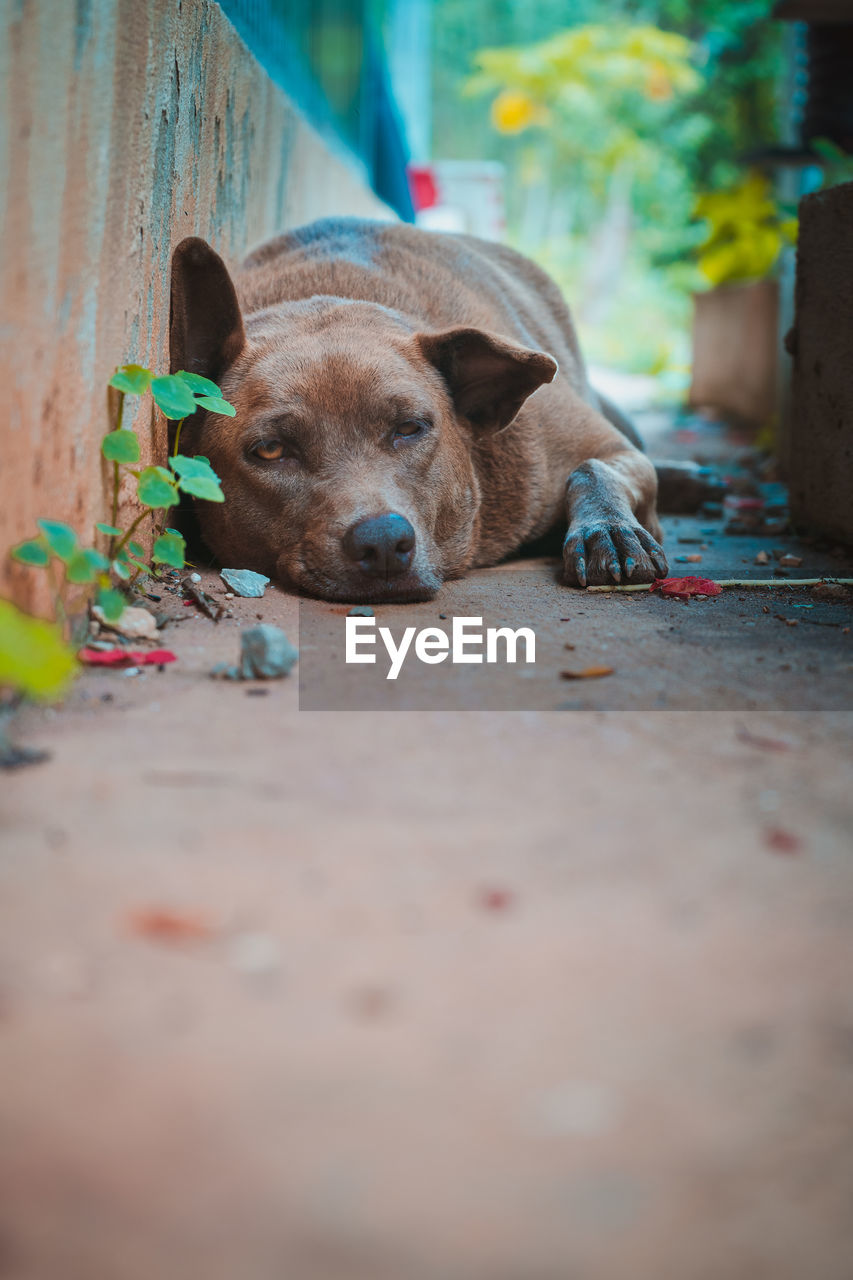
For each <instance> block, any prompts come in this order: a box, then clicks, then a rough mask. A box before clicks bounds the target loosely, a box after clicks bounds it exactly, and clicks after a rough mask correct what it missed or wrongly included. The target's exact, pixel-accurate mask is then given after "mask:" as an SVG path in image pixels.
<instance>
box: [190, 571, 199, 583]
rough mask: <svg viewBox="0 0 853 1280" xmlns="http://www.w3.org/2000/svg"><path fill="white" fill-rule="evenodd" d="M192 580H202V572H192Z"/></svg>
mask: <svg viewBox="0 0 853 1280" xmlns="http://www.w3.org/2000/svg"><path fill="white" fill-rule="evenodd" d="M190 582H201V574H200V573H191V574H190Z"/></svg>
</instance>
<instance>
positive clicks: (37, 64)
mask: <svg viewBox="0 0 853 1280" xmlns="http://www.w3.org/2000/svg"><path fill="white" fill-rule="evenodd" d="M0 87H1V91H2V95H3V100H2V110H1V111H0V158H2V160H1V163H2V169H0V172H2V173H3V175H4V180H3V182H2V184H0V229H1V230H2V235H0V300H1V301H2V311H0V316H2V321H0V324H2V365H0V460H1V461H0V559H1V560H2V568H0V590H2V591H3V592H4V593H6V592H8V591H9V589H10V588H11V590H12V591H13V593H14V594H15V595H16V596H17V598H18V599H19V600H21V601H22V602H23V603H27V602H28V599H29V594H30V591H31V589H32V588H31V577H30V576H29V575H28V574H27V573H26V572H25V571H22V570H18V569H16V568H12V567H11V566H9V565H8V564H7V563H6V557H5V550H6V548H7V547H8V546H9V545H10V544H11V543H13V542H16V541H18V540H19V539H20V538H23V537H26V536H29V535H30V534H31V532H32V531H33V526H34V521H35V519H36V517H37V516H49V517H52V518H55V519H64V520H67V521H69V522H70V523H72V524H74V526H75V527H76V528H77V529H78V530H79V531H80V532H81V534H87V533H88V530H89V528H90V526H91V523H92V521H94V520H97V519H103V518H104V516H103V511H104V507H103V497H104V479H105V478H104V476H103V474H102V467H101V460H100V454H99V441H100V438H101V436H102V434H103V433H104V431H105V430H106V429H107V408H106V393H105V388H106V383H107V380H108V379H109V377H110V375H111V373H112V371H113V369H114V368H115V366H116V365H118V364H122V363H125V362H127V361H137V362H139V363H141V364H145V365H149V366H150V367H152V368H156V369H157V370H159V371H165V370H166V369H167V367H168V356H167V332H168V313H169V283H168V274H169V258H170V254H171V251H172V248H173V247H174V245H175V244H176V243H177V242H178V241H179V240H181V239H182V238H183V237H184V236H186V235H191V234H197V235H202V236H205V237H206V238H208V239H209V240H211V242H212V243H214V244H215V245H216V246H217V247H218V248H219V249H220V250H221V251H223V252H224V253H225V254H226V256H231V257H232V258H233V257H238V256H240V255H242V254H243V253H244V252H245V250H246V249H247V248H249V247H250V246H251V245H253V244H255V243H257V242H258V241H259V240H262V239H263V238H265V237H266V236H268V235H271V234H274V233H275V232H277V231H279V230H281V229H283V228H286V227H288V226H293V225H298V224H299V223H301V222H306V221H310V220H311V219H312V218H315V217H320V216H322V215H324V214H329V213H375V214H380V215H381V214H382V213H383V208H382V206H380V205H379V203H378V201H377V200H376V198H375V197H374V196H373V195H372V193H370V191H369V190H368V189H367V187H366V184H365V183H364V181H363V178H362V176H361V174H360V173H359V171H358V170H357V169H356V168H355V167H354V165H352V164H351V163H350V162H349V161H348V160H347V159H346V158H345V157H344V155H343V154H342V153H335V152H333V151H332V150H330V149H329V146H328V145H327V144H326V143H325V142H324V141H322V140H321V139H320V138H319V136H318V135H317V134H316V133H315V132H314V131H313V130H312V129H311V128H310V127H309V126H308V125H307V124H306V122H305V121H304V120H303V118H302V117H301V116H300V115H299V114H298V112H297V111H296V110H295V109H294V107H293V106H292V104H291V103H290V102H289V101H288V99H287V98H286V96H285V95H284V94H283V93H282V92H281V91H280V90H279V89H278V88H277V87H276V86H275V85H274V84H273V83H272V82H271V81H270V80H269V78H268V77H267V76H266V74H265V73H264V72H263V71H262V70H261V69H260V67H259V66H258V64H257V63H256V62H255V61H254V59H253V58H252V57H251V55H250V54H249V53H248V52H247V50H246V49H245V47H244V46H243V44H242V43H241V41H240V40H239V38H238V36H237V35H236V33H235V31H234V29H233V28H232V27H231V25H230V24H229V23H228V21H227V20H226V19H225V17H224V16H223V14H222V12H221V10H220V9H219V6H218V5H217V4H216V3H213V2H212V0H0ZM130 403H131V404H132V403H133V402H130ZM133 425H135V426H137V427H138V428H139V431H140V436H141V439H142V441H143V449H144V450H145V454H144V456H145V457H146V459H148V458H153V459H155V460H162V454H163V453H164V452H165V430H164V424H163V423H162V422H159V423H158V422H153V421H152V420H151V413H150V410H147V411H146V417H145V421H144V422H136V423H134V424H133Z"/></svg>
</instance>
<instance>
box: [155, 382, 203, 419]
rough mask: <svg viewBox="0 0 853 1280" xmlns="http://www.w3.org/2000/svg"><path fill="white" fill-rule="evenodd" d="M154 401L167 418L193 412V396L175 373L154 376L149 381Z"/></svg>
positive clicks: (187, 414) (179, 416)
mask: <svg viewBox="0 0 853 1280" xmlns="http://www.w3.org/2000/svg"><path fill="white" fill-rule="evenodd" d="M151 394H152V395H153V397H154V402H155V404H156V405H157V407H158V408H159V409H160V411H161V413H163V414H164V415H165V416H166V417H167V418H172V419H176V418H187V417H189V415H190V414H191V413H195V409H196V404H195V396H194V395H193V393H192V392H191V391H190V389H189V387H188V386H187V384H186V383H185V382H183V381H182V380H181V379H180V378H179V377H178V376H177V374H174V373H170V374H166V376H165V377H163V378H154V380H153V381H152V383H151Z"/></svg>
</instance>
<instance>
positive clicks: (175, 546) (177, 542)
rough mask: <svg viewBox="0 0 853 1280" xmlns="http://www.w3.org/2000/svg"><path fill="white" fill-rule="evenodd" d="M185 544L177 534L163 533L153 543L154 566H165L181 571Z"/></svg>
mask: <svg viewBox="0 0 853 1280" xmlns="http://www.w3.org/2000/svg"><path fill="white" fill-rule="evenodd" d="M186 545H187V544H186V542H185V541H184V539H183V538H182V537H181V535H180V534H179V533H163V534H161V535H160V537H159V538H158V539H157V541H156V542H155V543H154V555H153V560H154V563H155V564H167V565H169V566H170V567H171V568H172V569H183V567H184V563H185V561H184V552H185V550H186Z"/></svg>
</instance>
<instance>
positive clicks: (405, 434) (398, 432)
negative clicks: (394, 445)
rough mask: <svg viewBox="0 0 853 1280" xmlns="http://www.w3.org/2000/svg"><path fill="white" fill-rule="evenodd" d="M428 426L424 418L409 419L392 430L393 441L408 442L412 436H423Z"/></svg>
mask: <svg viewBox="0 0 853 1280" xmlns="http://www.w3.org/2000/svg"><path fill="white" fill-rule="evenodd" d="M429 425H430V424H429V423H428V422H427V421H426V419H425V418H411V419H409V420H408V421H407V422H400V423H398V424H397V426H396V427H395V428H394V439H395V440H410V439H411V438H412V437H413V436H420V435H423V433H424V432H425V431H427V430H428V429H429Z"/></svg>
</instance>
